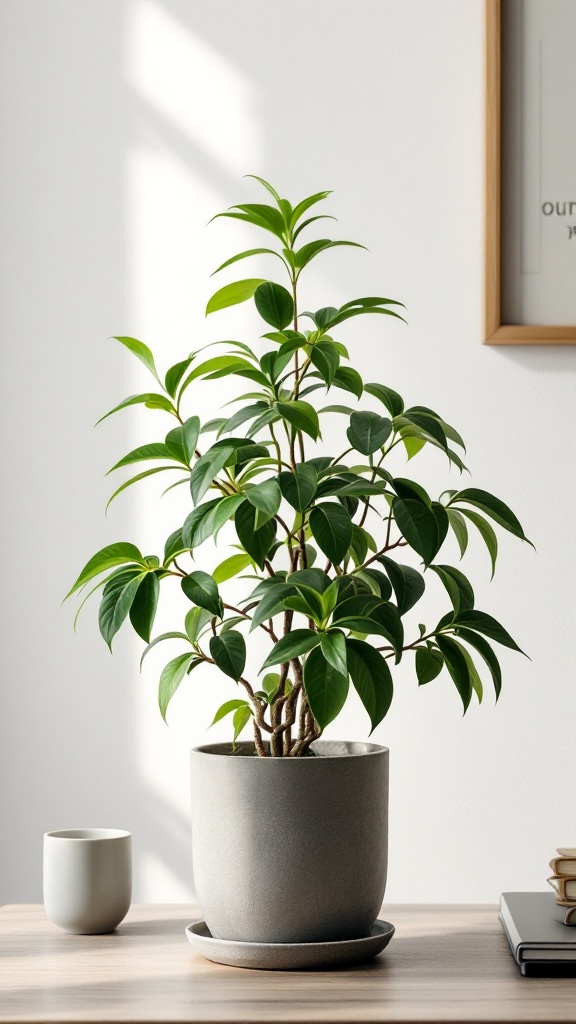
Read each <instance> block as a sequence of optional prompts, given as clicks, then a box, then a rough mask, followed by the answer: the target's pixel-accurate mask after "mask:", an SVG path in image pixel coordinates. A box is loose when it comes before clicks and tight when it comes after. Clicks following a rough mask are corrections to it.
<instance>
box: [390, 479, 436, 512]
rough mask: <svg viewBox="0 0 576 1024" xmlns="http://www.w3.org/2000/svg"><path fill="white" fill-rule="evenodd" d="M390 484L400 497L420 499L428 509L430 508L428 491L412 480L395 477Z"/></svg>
mask: <svg viewBox="0 0 576 1024" xmlns="http://www.w3.org/2000/svg"><path fill="white" fill-rule="evenodd" d="M392 486H393V488H394V490H395V491H396V494H397V495H398V497H400V498H416V500H417V501H422V502H423V503H424V504H425V505H427V507H428V508H429V509H431V508H432V501H431V499H430V495H429V494H428V492H427V491H426V490H425V489H424V488H423V487H422V486H421V484H417V483H416V482H415V481H414V480H406V479H404V478H403V477H396V478H395V479H394V480H392Z"/></svg>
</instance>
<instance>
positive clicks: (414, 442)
mask: <svg viewBox="0 0 576 1024" xmlns="http://www.w3.org/2000/svg"><path fill="white" fill-rule="evenodd" d="M402 434H403V436H402V444H403V445H404V447H405V449H406V454H407V456H408V461H410V459H413V458H414V456H415V455H418V452H421V451H422V449H423V447H424V445H425V444H426V441H425V439H424V438H422V437H409V436H404V431H402Z"/></svg>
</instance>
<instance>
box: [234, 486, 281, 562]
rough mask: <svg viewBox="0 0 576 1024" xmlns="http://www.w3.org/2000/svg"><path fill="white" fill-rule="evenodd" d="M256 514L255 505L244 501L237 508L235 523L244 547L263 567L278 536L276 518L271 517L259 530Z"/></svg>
mask: <svg viewBox="0 0 576 1024" xmlns="http://www.w3.org/2000/svg"><path fill="white" fill-rule="evenodd" d="M256 515H257V511H256V509H255V508H254V506H253V505H251V504H250V502H249V501H243V502H242V504H241V505H240V506H239V507H238V509H237V510H236V515H235V517H234V525H235V527H236V533H237V534H238V540H239V541H240V543H241V545H242V547H243V548H244V550H245V551H246V553H247V554H248V555H250V558H251V559H252V560H253V561H254V562H256V565H257V566H259V568H260V569H263V568H264V562H265V561H266V555H267V554H268V552H269V550H270V548H271V547H272V544H273V543H274V538H275V536H276V520H275V519H270V520H269V521H268V522H267V523H264V526H261V527H260V529H258V530H257V529H256Z"/></svg>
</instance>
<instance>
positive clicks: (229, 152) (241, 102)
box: [127, 0, 257, 175]
mask: <svg viewBox="0 0 576 1024" xmlns="http://www.w3.org/2000/svg"><path fill="white" fill-rule="evenodd" d="M128 40H129V42H128V56H127V77H128V81H129V83H130V85H132V87H133V88H134V89H135V90H136V91H137V92H138V93H139V94H140V95H141V96H142V97H143V98H144V99H145V100H146V102H147V103H149V104H150V106H151V107H153V108H154V109H155V110H156V111H158V112H159V113H160V114H162V116H163V117H165V118H166V119H167V120H168V121H169V122H170V123H171V124H173V125H175V126H176V127H177V128H178V130H179V131H180V132H182V133H184V134H185V135H186V136H187V137H188V138H190V139H193V140H194V141H195V142H196V144H197V145H198V147H199V148H200V149H201V150H202V151H204V152H206V154H207V156H208V157H209V159H210V161H213V162H217V163H218V164H219V165H220V166H221V167H222V168H225V169H226V170H227V171H229V172H231V173H232V174H234V175H240V174H243V173H245V170H246V167H247V166H248V165H249V163H250V160H251V159H252V158H253V156H254V147H255V144H256V141H257V131H256V126H255V125H254V124H253V123H252V122H251V113H252V105H253V104H252V93H251V90H250V88H249V86H248V84H247V82H246V81H245V79H244V78H243V76H242V75H240V74H239V73H238V71H237V70H236V69H235V68H233V67H231V65H230V64H229V63H228V62H227V61H226V60H225V59H224V58H223V57H222V55H221V54H219V53H218V52H217V51H216V50H214V49H213V47H211V46H210V45H209V44H208V43H206V42H205V41H204V40H202V39H199V38H198V37H197V36H195V35H193V34H192V33H191V32H190V31H189V30H187V28H186V27H185V26H184V25H183V23H182V22H181V21H178V20H177V19H176V18H174V17H172V16H171V15H170V14H169V13H168V12H167V11H166V10H165V9H164V8H162V7H160V5H159V4H157V3H154V0H136V2H135V3H133V4H132V5H131V7H130V15H129V19H128Z"/></svg>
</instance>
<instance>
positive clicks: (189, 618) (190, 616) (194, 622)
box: [184, 607, 212, 643]
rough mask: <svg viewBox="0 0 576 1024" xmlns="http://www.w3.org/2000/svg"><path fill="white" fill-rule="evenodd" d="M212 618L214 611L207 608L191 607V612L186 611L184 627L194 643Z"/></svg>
mask: <svg viewBox="0 0 576 1024" xmlns="http://www.w3.org/2000/svg"><path fill="white" fill-rule="evenodd" d="M211 618H212V612H209V611H207V610H206V608H199V607H196V608H191V609H190V611H189V612H186V618H185V619H184V629H185V630H186V635H187V637H188V639H189V640H191V641H192V643H196V641H197V639H198V637H199V636H200V633H201V632H202V630H203V629H204V627H205V626H207V625H208V623H209V622H210V619H211Z"/></svg>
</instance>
